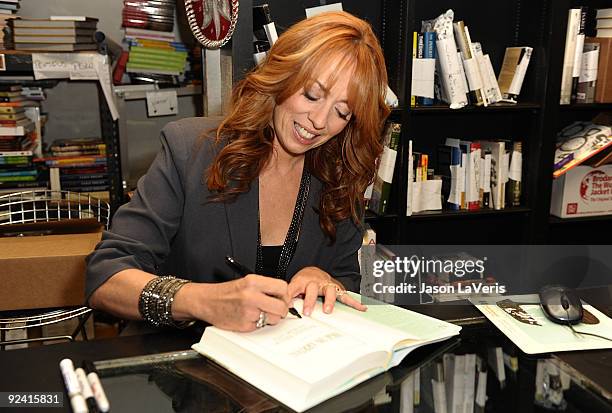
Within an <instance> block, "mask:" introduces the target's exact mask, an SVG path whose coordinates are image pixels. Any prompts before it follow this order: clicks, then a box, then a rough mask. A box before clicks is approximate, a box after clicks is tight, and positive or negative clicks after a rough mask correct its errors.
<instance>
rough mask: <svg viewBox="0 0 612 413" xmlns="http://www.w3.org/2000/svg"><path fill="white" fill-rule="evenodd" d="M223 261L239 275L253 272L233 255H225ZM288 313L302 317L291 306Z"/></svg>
mask: <svg viewBox="0 0 612 413" xmlns="http://www.w3.org/2000/svg"><path fill="white" fill-rule="evenodd" d="M225 261H226V262H227V263H228V264H229V265H230V266H231V267H233V268H234V269H235V270H236V271H238V272H239V273H240V275H243V276H244V275H247V274H255V272H254V271H251V270H250V269H248V268H247V267H245V266H244V265H242V264H240V263H239V262H238V261H236V259H235V258H234V257H230V256H229V255H226V256H225ZM289 313H290V314H291V315H294V316H296V317H297V318H302V316H301V315H300V313H298V311H297V310H296V309H295V308H293V307H291V308H289Z"/></svg>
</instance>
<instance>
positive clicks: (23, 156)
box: [0, 149, 49, 194]
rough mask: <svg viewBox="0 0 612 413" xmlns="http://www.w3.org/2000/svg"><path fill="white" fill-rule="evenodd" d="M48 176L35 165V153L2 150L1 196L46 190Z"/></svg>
mask: <svg viewBox="0 0 612 413" xmlns="http://www.w3.org/2000/svg"><path fill="white" fill-rule="evenodd" d="M48 183H49V182H48V178H47V175H45V174H44V173H41V170H40V168H39V167H37V165H36V164H35V163H34V152H33V151H30V150H24V151H4V150H1V149H0V194H5V193H11V192H19V191H30V190H39V189H46V188H47V185H48Z"/></svg>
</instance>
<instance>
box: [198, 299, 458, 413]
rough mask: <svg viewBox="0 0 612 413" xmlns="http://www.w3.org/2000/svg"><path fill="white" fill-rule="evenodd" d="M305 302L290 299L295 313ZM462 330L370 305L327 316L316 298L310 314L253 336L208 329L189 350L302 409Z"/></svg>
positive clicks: (289, 318)
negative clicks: (426, 345)
mask: <svg viewBox="0 0 612 413" xmlns="http://www.w3.org/2000/svg"><path fill="white" fill-rule="evenodd" d="M355 296H356V295H355ZM356 297H357V298H359V297H358V296H356ZM302 304H303V303H302V301H300V300H298V301H296V302H295V308H296V309H297V310H298V311H299V312H300V313H301V312H302ZM460 329H461V327H458V326H455V325H453V324H449V323H446V322H444V321H440V320H437V319H435V318H431V317H428V316H425V315H421V314H419V313H415V312H412V311H408V310H404V309H402V308H399V307H395V306H392V305H386V304H380V305H370V306H369V308H368V311H366V312H365V313H362V312H359V311H357V310H354V309H352V308H350V307H347V306H344V305H342V304H340V303H336V306H335V309H334V312H333V313H332V314H325V313H323V310H322V306H321V303H320V302H318V303H317V306H316V307H315V310H314V311H313V313H312V315H311V316H310V317H303V318H301V319H298V318H294V317H293V316H291V315H288V316H287V318H286V319H284V320H282V321H281V322H280V323H279V324H277V325H275V326H267V327H264V328H262V329H259V330H256V331H253V332H251V333H234V332H230V331H225V330H221V329H218V328H215V327H208V328H206V330H205V331H204V334H203V335H202V339H201V340H200V342H199V343H196V344H194V345H193V349H194V350H196V351H198V352H199V353H200V354H202V355H204V356H206V357H208V358H210V359H212V360H214V361H215V362H217V363H218V364H220V365H222V366H223V367H225V368H227V369H228V370H229V371H231V372H232V373H234V374H235V375H237V376H238V377H240V378H242V379H243V380H245V381H247V382H248V383H250V384H251V385H253V386H255V387H257V388H259V389H260V390H262V391H263V392H265V393H267V394H268V395H270V396H271V397H273V398H275V399H276V400H278V401H279V402H281V403H283V404H285V405H286V406H289V407H290V408H292V409H293V410H296V411H298V412H301V411H304V410H306V409H308V408H310V407H312V406H315V405H317V404H319V403H321V402H322V401H324V400H327V399H329V398H331V397H333V396H335V395H337V394H340V393H342V392H343V391H346V390H348V389H350V388H352V387H354V386H356V385H357V384H359V383H361V382H363V381H365V380H367V379H369V378H370V377H373V376H375V375H377V374H379V373H382V372H384V371H386V370H388V369H389V368H391V367H394V366H396V365H398V364H399V363H400V362H401V361H402V359H403V358H404V357H405V356H406V355H407V354H408V353H410V352H411V351H412V350H414V349H416V348H418V347H420V346H423V345H425V344H429V343H435V342H438V341H442V340H445V339H447V338H449V337H452V336H454V335H457V334H459V330H460Z"/></svg>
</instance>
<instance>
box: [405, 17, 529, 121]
mask: <svg viewBox="0 0 612 413" xmlns="http://www.w3.org/2000/svg"><path fill="white" fill-rule="evenodd" d="M454 19H455V15H454V12H453V10H448V11H446V12H445V13H443V14H441V15H440V16H438V17H437V18H435V19H433V20H427V21H423V22H422V30H421V32H420V33H417V32H414V33H413V46H412V47H413V61H412V62H413V63H412V66H413V68H412V93H411V106H416V105H419V106H429V105H433V104H434V103H437V102H445V103H447V104H449V105H450V108H451V109H459V108H462V107H465V106H466V105H468V104H473V105H476V106H488V105H492V104H496V103H502V102H503V103H513V104H514V103H517V98H518V96H519V93H520V91H521V87H522V84H523V80H524V78H525V74H526V72H527V67H528V65H529V61H530V58H531V52H532V50H533V49H532V48H531V47H528V46H523V47H508V48H507V49H506V53H505V56H504V61H503V64H502V68H501V70H500V73H499V75H498V77H497V78H496V76H495V72H494V70H493V66H492V64H491V59H490V57H489V55H488V54H487V53H486V52H485V50H484V47H483V45H482V44H481V43H479V42H477V41H475V40H474V39H472V37H471V35H470V31H469V28H468V26H467V25H466V24H465V22H463V21H461V20H459V21H454ZM417 97H418V98H417Z"/></svg>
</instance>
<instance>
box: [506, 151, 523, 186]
mask: <svg viewBox="0 0 612 413" xmlns="http://www.w3.org/2000/svg"><path fill="white" fill-rule="evenodd" d="M522 171H523V154H522V153H521V152H517V151H513V152H512V158H511V160H510V168H509V169H508V177H509V178H510V179H512V180H513V181H518V182H521V174H522Z"/></svg>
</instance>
